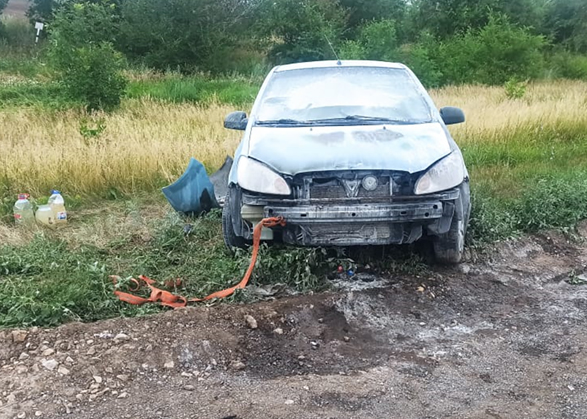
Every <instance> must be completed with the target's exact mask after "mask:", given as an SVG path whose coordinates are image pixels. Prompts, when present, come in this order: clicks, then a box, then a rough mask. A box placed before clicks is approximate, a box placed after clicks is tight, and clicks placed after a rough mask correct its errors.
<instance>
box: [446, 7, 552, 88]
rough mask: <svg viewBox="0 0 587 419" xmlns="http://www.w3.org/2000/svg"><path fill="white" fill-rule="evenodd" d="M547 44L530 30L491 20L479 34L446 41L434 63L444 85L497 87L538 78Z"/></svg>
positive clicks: (500, 19) (498, 19)
mask: <svg viewBox="0 0 587 419" xmlns="http://www.w3.org/2000/svg"><path fill="white" fill-rule="evenodd" d="M545 46H546V40H545V39H544V38H543V37H542V36H539V35H533V34H532V33H531V32H530V30H528V29H525V28H519V27H516V26H514V25H512V24H511V23H510V22H509V21H508V20H507V19H505V18H501V17H492V18H491V19H490V21H489V23H488V24H487V25H486V26H485V27H484V28H482V29H481V30H470V31H468V32H466V33H465V34H463V35H458V36H456V37H454V38H452V39H450V40H447V41H445V42H444V43H443V44H442V45H441V47H440V49H439V52H438V56H437V57H436V60H437V62H438V63H439V64H442V69H443V73H444V78H443V82H444V83H445V84H462V83H483V84H490V85H499V84H503V83H505V82H506V81H507V80H509V79H511V78H518V79H519V80H526V79H534V78H537V77H539V76H540V75H541V74H542V72H543V69H544V56H543V49H544V48H545Z"/></svg>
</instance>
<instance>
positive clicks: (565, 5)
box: [544, 0, 587, 54]
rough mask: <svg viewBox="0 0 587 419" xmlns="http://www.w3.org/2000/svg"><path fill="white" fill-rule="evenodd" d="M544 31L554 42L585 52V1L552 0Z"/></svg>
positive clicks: (586, 38) (586, 16)
mask: <svg viewBox="0 0 587 419" xmlns="http://www.w3.org/2000/svg"><path fill="white" fill-rule="evenodd" d="M544 28H545V31H546V32H547V33H548V34H549V35H550V36H551V37H552V38H553V40H554V42H555V43H556V44H559V45H562V46H564V47H566V48H568V49H569V50H571V51H574V52H580V53H583V54H584V53H587V3H586V2H585V1H583V0H553V1H552V2H550V7H549V9H548V13H547V14H546V18H545V23H544Z"/></svg>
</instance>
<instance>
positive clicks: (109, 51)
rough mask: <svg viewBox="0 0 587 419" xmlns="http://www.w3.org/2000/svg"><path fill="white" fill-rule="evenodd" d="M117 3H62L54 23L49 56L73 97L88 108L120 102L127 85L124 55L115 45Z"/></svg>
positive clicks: (109, 106) (103, 107) (110, 107)
mask: <svg viewBox="0 0 587 419" xmlns="http://www.w3.org/2000/svg"><path fill="white" fill-rule="evenodd" d="M114 10H115V5H114V4H108V3H105V4H92V3H75V4H73V5H72V6H71V7H63V8H61V9H60V11H59V12H58V14H57V16H56V17H55V21H54V22H53V24H52V26H51V34H50V40H51V49H50V58H51V62H52V64H53V67H54V68H55V69H56V70H57V72H58V73H59V75H60V80H61V82H62V83H63V85H64V86H65V88H66V90H67V91H68V93H69V95H70V97H71V98H72V99H74V100H78V101H80V102H81V103H83V104H84V105H85V106H86V108H87V109H89V110H95V109H106V110H111V109H114V108H116V107H118V106H119V105H120V98H121V96H122V95H123V93H124V90H125V87H126V83H127V81H126V79H125V78H124V76H123V75H122V70H123V69H124V68H125V60H124V57H123V56H122V55H121V54H120V53H119V52H117V51H116V50H115V49H114V47H113V42H115V41H116V32H117V19H116V16H115V14H114V13H113V11H114Z"/></svg>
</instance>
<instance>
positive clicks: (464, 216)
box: [433, 184, 470, 265]
mask: <svg viewBox="0 0 587 419" xmlns="http://www.w3.org/2000/svg"><path fill="white" fill-rule="evenodd" d="M468 187H469V185H468V184H463V186H462V187H461V196H460V197H459V200H458V201H457V202H456V205H457V212H456V213H455V215H454V217H453V219H452V223H451V225H450V229H449V230H448V232H447V233H445V234H442V235H440V236H438V237H437V238H436V240H434V242H433V243H434V256H435V258H436V261H437V262H438V263H442V264H446V265H455V264H457V263H461V262H462V261H463V255H464V253H465V236H466V235H467V226H468V224H469V214H470V201H469V188H468Z"/></svg>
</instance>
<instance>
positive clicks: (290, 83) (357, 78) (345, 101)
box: [256, 67, 432, 125]
mask: <svg viewBox="0 0 587 419" xmlns="http://www.w3.org/2000/svg"><path fill="white" fill-rule="evenodd" d="M431 119H432V116H431V112H430V108H429V106H428V104H427V102H426V100H425V99H424V97H423V94H422V92H421V89H420V88H419V86H417V85H416V83H415V82H414V80H413V79H412V76H411V75H410V74H409V73H408V71H406V70H404V69H401V68H385V67H326V68H308V69H299V70H287V71H282V72H276V73H274V74H273V76H272V77H271V79H270V81H269V83H268V85H267V87H266V89H265V92H264V94H263V97H262V98H261V101H260V105H259V107H258V108H257V117H256V120H257V124H259V125H268V124H276V125H296V124H318V123H326V124H327V123H333V124H337V125H339V124H341V123H342V124H344V123H348V124H369V123H377V122H386V123H397V124H401V123H408V124H418V123H425V122H430V121H431Z"/></svg>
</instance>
